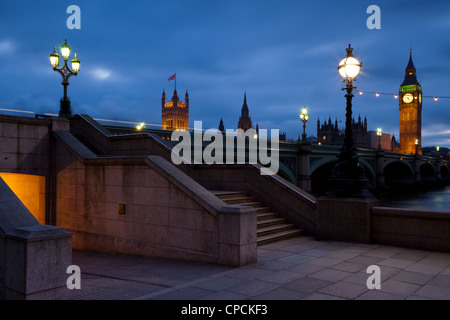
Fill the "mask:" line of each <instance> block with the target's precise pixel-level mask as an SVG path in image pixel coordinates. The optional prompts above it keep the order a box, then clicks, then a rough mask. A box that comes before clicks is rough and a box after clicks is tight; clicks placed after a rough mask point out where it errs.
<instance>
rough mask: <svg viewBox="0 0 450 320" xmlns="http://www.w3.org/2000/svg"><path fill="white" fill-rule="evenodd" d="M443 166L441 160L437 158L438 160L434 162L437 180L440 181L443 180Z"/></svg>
mask: <svg viewBox="0 0 450 320" xmlns="http://www.w3.org/2000/svg"><path fill="white" fill-rule="evenodd" d="M441 166H442V163H441V161H440V160H436V162H435V163H434V171H436V180H437V181H438V182H441V181H442V174H441Z"/></svg>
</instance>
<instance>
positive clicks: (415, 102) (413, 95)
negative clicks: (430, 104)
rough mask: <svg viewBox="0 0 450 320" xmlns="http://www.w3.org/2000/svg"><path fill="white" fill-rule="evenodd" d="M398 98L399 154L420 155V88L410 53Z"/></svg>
mask: <svg viewBox="0 0 450 320" xmlns="http://www.w3.org/2000/svg"><path fill="white" fill-rule="evenodd" d="M398 97H399V110H400V152H403V153H409V154H414V153H416V152H417V153H418V154H422V148H421V146H422V88H421V87H420V84H419V82H418V81H417V77H416V68H415V67H414V63H413V61H412V55H411V53H410V55H409V62H408V66H407V67H406V70H405V79H404V80H403V83H402V85H401V86H400V92H399V95H398Z"/></svg>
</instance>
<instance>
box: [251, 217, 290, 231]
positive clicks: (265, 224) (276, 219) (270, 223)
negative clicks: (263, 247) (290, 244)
mask: <svg viewBox="0 0 450 320" xmlns="http://www.w3.org/2000/svg"><path fill="white" fill-rule="evenodd" d="M286 222H287V219H286V218H281V217H274V218H266V219H262V220H257V223H256V225H257V226H258V229H260V228H263V227H268V226H273V225H277V224H280V223H286Z"/></svg>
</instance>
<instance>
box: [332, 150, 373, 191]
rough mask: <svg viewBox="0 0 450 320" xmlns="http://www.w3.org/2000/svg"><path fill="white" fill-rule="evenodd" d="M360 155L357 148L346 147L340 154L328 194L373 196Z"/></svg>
mask: <svg viewBox="0 0 450 320" xmlns="http://www.w3.org/2000/svg"><path fill="white" fill-rule="evenodd" d="M358 158H359V155H358V152H357V151H356V149H355V148H349V149H344V150H342V151H341V153H340V154H339V162H338V163H337V164H336V165H335V166H334V168H333V175H332V177H331V179H330V180H329V183H330V188H329V191H328V192H327V194H326V195H327V196H337V197H349V198H372V197H373V195H372V194H371V193H370V192H369V190H368V189H367V183H368V181H369V180H368V179H367V178H366V176H365V174H364V167H363V166H362V165H361V164H360V163H359V161H358Z"/></svg>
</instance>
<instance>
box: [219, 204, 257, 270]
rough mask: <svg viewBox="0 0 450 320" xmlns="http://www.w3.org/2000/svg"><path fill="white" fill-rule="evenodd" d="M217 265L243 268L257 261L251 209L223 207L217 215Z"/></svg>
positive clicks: (254, 229) (253, 211) (254, 213)
mask: <svg viewBox="0 0 450 320" xmlns="http://www.w3.org/2000/svg"><path fill="white" fill-rule="evenodd" d="M218 220H219V257H218V263H219V264H223V265H228V266H243V265H246V264H249V263H255V262H256V261H257V251H256V245H257V244H256V210H255V209H254V208H251V207H243V206H235V207H231V206H230V207H223V208H222V209H221V210H220V211H219V213H218Z"/></svg>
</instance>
